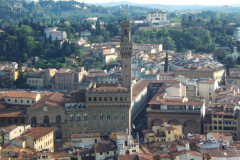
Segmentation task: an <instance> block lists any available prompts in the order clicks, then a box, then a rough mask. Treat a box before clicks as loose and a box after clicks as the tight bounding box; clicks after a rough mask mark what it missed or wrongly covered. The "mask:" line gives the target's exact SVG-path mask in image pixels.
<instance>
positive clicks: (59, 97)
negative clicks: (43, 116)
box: [31, 92, 65, 107]
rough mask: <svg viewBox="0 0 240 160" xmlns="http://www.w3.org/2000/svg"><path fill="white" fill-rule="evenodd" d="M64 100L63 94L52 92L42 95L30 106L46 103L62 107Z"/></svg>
mask: <svg viewBox="0 0 240 160" xmlns="http://www.w3.org/2000/svg"><path fill="white" fill-rule="evenodd" d="M64 101H65V98H64V94H61V93H58V92H53V93H51V94H48V95H45V96H43V97H42V98H41V99H40V100H39V101H37V102H35V103H34V104H33V105H32V106H37V105H41V104H48V105H52V106H57V107H58V106H60V107H63V106H64ZM32 106H31V107H32Z"/></svg>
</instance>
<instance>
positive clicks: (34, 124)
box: [31, 117, 37, 127]
mask: <svg viewBox="0 0 240 160" xmlns="http://www.w3.org/2000/svg"><path fill="white" fill-rule="evenodd" d="M36 126H37V118H36V117H32V118H31V127H36Z"/></svg>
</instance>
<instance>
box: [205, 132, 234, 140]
mask: <svg viewBox="0 0 240 160" xmlns="http://www.w3.org/2000/svg"><path fill="white" fill-rule="evenodd" d="M208 134H210V135H212V136H213V137H215V138H217V139H224V140H229V139H228V138H227V137H226V136H225V135H224V134H221V133H216V132H210V133H208Z"/></svg>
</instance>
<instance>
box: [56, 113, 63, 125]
mask: <svg viewBox="0 0 240 160" xmlns="http://www.w3.org/2000/svg"><path fill="white" fill-rule="evenodd" d="M56 123H57V124H60V123H62V117H61V116H59V115H58V116H56Z"/></svg>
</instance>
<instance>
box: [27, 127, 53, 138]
mask: <svg viewBox="0 0 240 160" xmlns="http://www.w3.org/2000/svg"><path fill="white" fill-rule="evenodd" d="M54 130H56V128H52V127H35V128H31V129H29V130H27V131H26V132H25V134H24V136H27V137H31V138H33V139H39V138H41V137H43V136H44V135H46V134H48V133H50V132H52V131H54Z"/></svg>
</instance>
